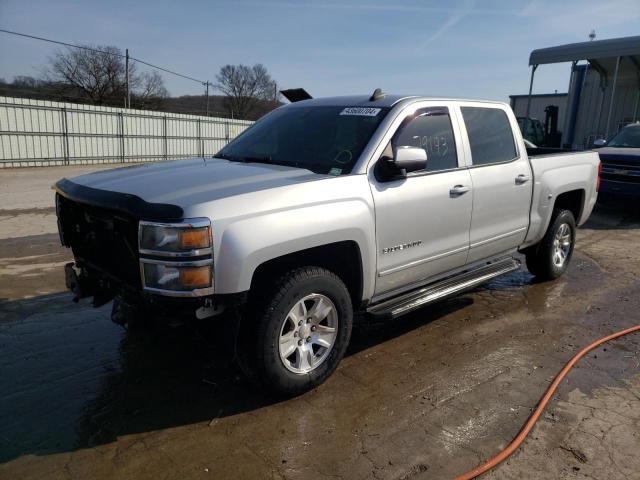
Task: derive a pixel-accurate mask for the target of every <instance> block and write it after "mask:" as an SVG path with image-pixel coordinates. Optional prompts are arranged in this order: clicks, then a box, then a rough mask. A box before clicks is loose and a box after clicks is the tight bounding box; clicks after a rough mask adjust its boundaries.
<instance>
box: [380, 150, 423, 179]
mask: <svg viewBox="0 0 640 480" xmlns="http://www.w3.org/2000/svg"><path fill="white" fill-rule="evenodd" d="M388 162H389V166H390V167H391V168H392V169H393V170H395V172H396V175H400V176H402V177H405V176H406V175H407V173H410V172H415V171H416V170H424V169H425V168H427V152H425V151H424V149H422V148H419V147H409V146H406V147H396V148H395V149H394V152H393V158H392V159H389V160H388Z"/></svg>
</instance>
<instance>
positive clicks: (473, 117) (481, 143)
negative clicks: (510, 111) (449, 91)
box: [461, 107, 517, 165]
mask: <svg viewBox="0 0 640 480" xmlns="http://www.w3.org/2000/svg"><path fill="white" fill-rule="evenodd" d="M461 110H462V118H463V119H464V123H465V125H466V127H467V134H468V136H469V145H470V147H471V157H472V162H473V164H474V165H488V164H492V163H502V162H509V161H511V160H513V159H514V158H516V156H517V152H516V145H515V142H514V140H513V132H512V131H511V124H510V123H509V117H507V114H506V113H505V112H504V111H503V110H501V109H499V108H485V107H461Z"/></svg>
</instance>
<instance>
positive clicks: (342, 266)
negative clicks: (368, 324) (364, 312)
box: [250, 240, 364, 309]
mask: <svg viewBox="0 0 640 480" xmlns="http://www.w3.org/2000/svg"><path fill="white" fill-rule="evenodd" d="M304 266H314V267H321V268H326V269H327V270H329V271H330V272H333V273H335V274H336V275H337V276H338V277H340V279H341V280H342V281H343V282H344V284H345V285H346V287H347V289H348V290H349V294H350V295H351V301H352V303H353V305H354V308H356V309H357V308H359V307H360V306H361V305H362V304H363V288H364V273H363V264H362V253H361V251H360V246H359V245H358V243H357V242H355V241H354V240H345V241H340V242H334V243H329V244H326V245H320V246H316V247H311V248H306V249H303V250H298V251H295V252H291V253H287V254H285V255H282V256H279V257H275V258H272V259H270V260H267V261H265V262H263V263H262V264H260V265H258V267H257V268H256V269H255V270H254V272H253V275H252V277H251V288H250V292H253V293H255V292H257V291H258V290H259V289H260V288H261V287H262V286H264V285H268V284H269V283H270V282H272V281H273V280H274V279H275V278H277V277H279V276H281V275H283V274H284V273H286V272H288V271H290V270H293V269H295V268H299V267H304ZM250 295H251V293H250Z"/></svg>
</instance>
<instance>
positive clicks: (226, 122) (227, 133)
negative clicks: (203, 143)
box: [224, 120, 229, 143]
mask: <svg viewBox="0 0 640 480" xmlns="http://www.w3.org/2000/svg"><path fill="white" fill-rule="evenodd" d="M224 127H225V128H224V130H225V132H224V136H225V138H226V139H227V142H226V143H229V120H225V122H224Z"/></svg>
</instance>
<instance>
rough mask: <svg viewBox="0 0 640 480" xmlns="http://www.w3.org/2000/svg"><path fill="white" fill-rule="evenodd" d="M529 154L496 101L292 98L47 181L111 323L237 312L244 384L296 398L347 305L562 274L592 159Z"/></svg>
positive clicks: (358, 307)
mask: <svg viewBox="0 0 640 480" xmlns="http://www.w3.org/2000/svg"><path fill="white" fill-rule="evenodd" d="M545 153H547V152H545V151H544V149H536V148H527V147H526V146H525V143H524V142H523V139H522V136H521V135H520V131H519V129H518V124H517V123H516V119H515V117H514V115H513V112H512V111H511V109H510V108H509V106H508V105H506V104H503V103H497V102H489V101H474V100H452V99H446V98H431V97H418V96H416V97H402V96H392V95H384V94H381V93H380V92H379V91H376V92H375V93H374V95H373V96H371V97H369V96H368V95H367V96H354V97H336V98H324V99H312V100H304V101H300V102H295V103H291V104H289V105H286V106H283V107H280V108H278V109H276V110H274V111H273V112H271V113H269V114H268V115H265V116H264V117H262V119H260V120H259V121H257V122H256V123H255V124H254V125H252V126H251V127H250V128H249V129H247V130H246V131H245V132H243V133H242V135H240V136H239V137H237V138H236V139H235V140H233V141H232V142H231V143H229V144H228V145H227V146H226V147H224V148H223V149H222V150H221V151H220V152H218V153H217V154H216V155H215V157H214V158H208V159H205V158H193V159H187V160H180V161H171V162H159V163H155V164H145V165H140V166H136V167H128V168H124V169H113V170H106V171H103V172H98V173H91V174H89V175H84V176H81V177H77V178H74V179H72V180H67V179H63V180H61V181H59V182H58V183H57V184H56V186H55V188H56V191H57V195H56V206H57V214H58V222H59V228H60V238H61V240H62V243H63V245H66V246H68V247H70V248H71V249H72V250H73V254H74V257H75V263H70V264H68V265H67V266H66V276H67V285H68V287H69V288H70V289H71V290H72V291H73V292H74V293H75V295H76V297H77V298H82V297H90V296H91V297H94V304H95V305H96V306H98V305H103V304H104V303H106V302H108V301H109V300H111V299H114V298H115V302H114V307H113V319H114V321H116V322H117V323H121V324H123V323H126V322H136V321H137V319H138V318H140V316H141V315H142V314H143V313H144V316H146V317H148V318H151V319H153V320H157V319H158V318H159V317H161V316H163V315H164V316H171V317H172V318H176V317H180V316H183V317H197V318H199V319H201V320H203V321H209V322H218V323H217V324H218V325H222V322H234V321H238V322H239V323H238V324H237V325H238V327H237V329H234V330H235V331H236V332H237V337H236V339H235V340H234V341H236V344H235V345H236V348H235V349H234V352H235V354H236V355H237V356H238V359H239V360H240V363H241V366H242V367H243V369H244V370H245V372H246V373H247V374H248V375H249V377H250V378H253V379H255V380H256V381H258V382H260V383H262V384H263V385H265V386H266V387H268V388H271V389H273V390H275V391H278V392H280V393H286V394H296V393H300V392H303V391H305V390H308V389H310V388H313V387H314V386H316V385H318V384H320V383H321V382H322V381H324V380H325V379H326V378H327V377H328V376H329V375H330V374H331V373H332V372H333V371H334V370H335V368H336V367H337V365H338V363H339V362H340V360H341V359H342V357H343V355H344V353H345V351H346V349H347V345H348V343H349V338H350V335H351V327H352V322H353V318H354V314H361V315H362V316H363V317H364V318H381V317H382V318H384V317H389V318H393V317H398V316H401V315H404V314H406V313H409V312H411V311H414V310H415V309H417V308H421V307H423V306H425V305H428V304H430V303H433V302H435V301H438V300H441V299H443V298H446V297H449V296H451V295H454V294H456V293H460V292H463V291H465V290H468V289H470V288H473V287H475V286H477V285H479V284H481V283H483V282H486V281H487V280H490V279H491V278H494V277H496V276H498V275H502V274H505V273H508V272H510V271H513V270H515V269H518V268H519V266H520V261H519V259H518V256H517V255H516V253H517V252H518V251H519V252H522V253H524V254H525V256H526V262H527V268H528V269H529V271H530V272H531V273H532V274H534V275H535V276H536V277H538V278H539V279H543V280H544V279H546V280H551V279H555V278H557V277H559V276H560V275H562V274H563V273H564V271H565V270H566V269H567V266H568V264H569V262H570V260H571V254H572V252H573V248H574V244H575V239H576V228H577V226H578V225H581V224H582V223H584V222H585V221H586V220H587V218H588V217H589V214H590V213H591V210H592V208H593V206H594V204H595V202H596V197H597V178H598V166H599V164H600V161H599V159H598V154H597V153H595V152H569V153H567V152H556V153H554V154H545ZM225 311H231V312H237V313H238V314H237V315H230V316H228V317H224V316H222V317H221V318H215V317H219V316H220V315H221V314H223V312H225ZM126 312H129V313H130V315H124V313H126ZM145 312H146V313H145Z"/></svg>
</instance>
